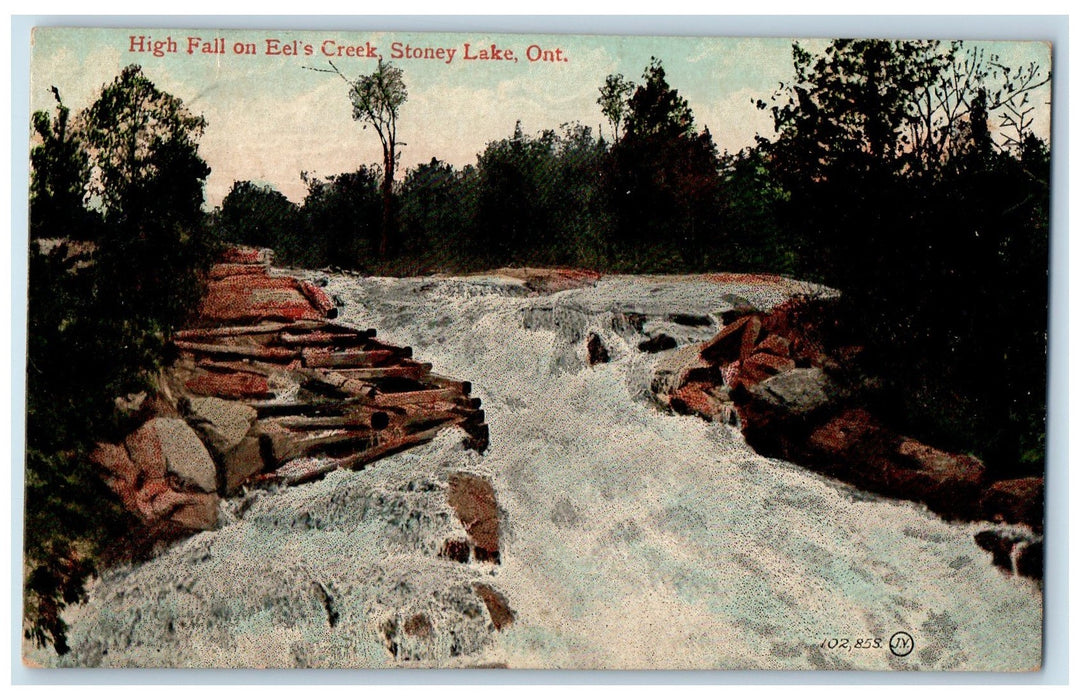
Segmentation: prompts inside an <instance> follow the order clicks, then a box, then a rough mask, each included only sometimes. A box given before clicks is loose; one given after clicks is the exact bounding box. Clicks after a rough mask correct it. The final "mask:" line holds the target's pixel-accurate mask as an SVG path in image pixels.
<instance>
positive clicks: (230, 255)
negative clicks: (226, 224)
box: [221, 246, 268, 265]
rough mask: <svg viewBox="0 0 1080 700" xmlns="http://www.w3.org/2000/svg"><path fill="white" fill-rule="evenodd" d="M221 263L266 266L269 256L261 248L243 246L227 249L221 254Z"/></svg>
mask: <svg viewBox="0 0 1080 700" xmlns="http://www.w3.org/2000/svg"><path fill="white" fill-rule="evenodd" d="M221 261H222V262H223V263H235V264H247V265H252V264H256V263H262V264H265V263H266V262H268V260H267V254H266V252H264V251H263V250H260V249H259V248H248V247H243V246H233V247H231V248H226V249H225V250H224V251H223V252H222V253H221Z"/></svg>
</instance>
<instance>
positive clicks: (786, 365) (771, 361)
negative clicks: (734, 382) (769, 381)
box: [742, 352, 795, 377]
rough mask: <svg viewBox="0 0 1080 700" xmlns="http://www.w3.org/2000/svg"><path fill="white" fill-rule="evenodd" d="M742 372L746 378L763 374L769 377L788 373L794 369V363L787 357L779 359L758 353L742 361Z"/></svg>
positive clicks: (775, 356)
mask: <svg viewBox="0 0 1080 700" xmlns="http://www.w3.org/2000/svg"><path fill="white" fill-rule="evenodd" d="M742 367H743V369H742V371H743V372H744V373H745V374H746V375H747V376H751V375H752V376H759V375H760V374H764V375H765V376H767V377H771V376H773V375H775V374H781V373H783V372H789V371H791V370H793V369H795V362H794V360H792V359H791V358H789V357H780V356H778V355H770V354H768V353H764V352H759V353H755V354H753V355H751V356H750V357H748V358H746V359H745V360H743V363H742Z"/></svg>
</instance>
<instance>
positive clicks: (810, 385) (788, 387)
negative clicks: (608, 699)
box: [746, 367, 842, 419]
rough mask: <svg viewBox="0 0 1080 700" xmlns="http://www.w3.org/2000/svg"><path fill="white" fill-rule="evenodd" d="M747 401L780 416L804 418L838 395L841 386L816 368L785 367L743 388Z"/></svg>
mask: <svg viewBox="0 0 1080 700" xmlns="http://www.w3.org/2000/svg"><path fill="white" fill-rule="evenodd" d="M746 392H747V394H748V396H749V403H751V404H755V405H757V406H758V407H760V408H761V409H767V410H771V411H773V412H776V413H777V414H779V415H780V416H782V417H788V418H800V419H801V418H807V417H809V416H811V415H812V414H814V413H817V412H819V411H821V410H823V409H825V408H828V407H829V406H831V405H833V404H834V403H835V402H836V400H837V399H839V398H840V395H841V393H842V392H841V388H840V387H839V386H838V385H837V384H836V382H834V381H833V380H832V379H830V378H829V376H828V375H827V374H825V372H824V371H823V370H822V369H821V368H819V367H804V368H794V369H789V370H788V371H786V372H783V373H782V374H777V375H776V376H773V377H770V378H769V379H766V380H765V381H763V382H760V383H758V384H754V385H751V386H747V387H746Z"/></svg>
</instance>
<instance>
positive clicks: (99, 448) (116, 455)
mask: <svg viewBox="0 0 1080 700" xmlns="http://www.w3.org/2000/svg"><path fill="white" fill-rule="evenodd" d="M88 459H89V460H90V463H91V464H93V465H94V466H95V467H97V468H98V469H99V470H101V471H102V472H103V474H102V476H103V477H105V479H106V481H107V482H109V485H110V487H112V489H113V490H114V491H117V489H118V487H119V485H120V484H127V485H134V484H135V483H136V482H137V481H138V479H139V470H138V469H137V468H136V467H135V463H134V462H132V461H131V457H129V456H128V453H127V450H125V449H124V446H123V445H114V444H112V443H106V442H99V443H97V445H95V446H94V449H93V450H91V451H90V454H89V455H88ZM114 483H115V485H114Z"/></svg>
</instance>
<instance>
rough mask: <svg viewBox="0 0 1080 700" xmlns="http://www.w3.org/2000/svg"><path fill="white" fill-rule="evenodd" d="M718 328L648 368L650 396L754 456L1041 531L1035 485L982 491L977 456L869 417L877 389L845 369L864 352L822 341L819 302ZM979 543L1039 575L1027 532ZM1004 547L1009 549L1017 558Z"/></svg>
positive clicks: (946, 510)
mask: <svg viewBox="0 0 1080 700" xmlns="http://www.w3.org/2000/svg"><path fill="white" fill-rule="evenodd" d="M725 321H726V325H724V326H723V328H721V330H720V332H719V333H717V334H716V335H715V336H714V337H713V338H711V339H709V340H707V341H705V342H702V343H697V344H694V345H688V346H685V347H682V348H679V349H677V350H675V351H673V352H672V353H670V355H669V356H667V357H665V358H663V359H661V360H660V361H658V362H657V364H656V368H655V370H654V375H653V383H652V391H653V394H654V396H655V397H656V399H657V400H658V401H659V402H660V403H661V404H662V405H665V406H668V407H670V408H671V409H672V410H674V411H676V412H679V413H685V414H690V415H696V416H700V417H701V418H704V419H705V420H709V421H718V422H724V423H732V424H737V425H739V426H740V427H741V429H742V432H743V435H744V436H745V438H746V440H747V443H748V444H749V445H750V446H751V447H753V448H754V449H755V450H757V451H758V452H759V453H761V454H764V455H766V456H771V457H780V458H783V459H786V460H788V461H791V462H794V463H796V464H800V465H803V466H806V467H809V468H811V469H814V470H816V471H819V472H822V473H824V474H828V475H830V476H833V477H836V478H839V479H843V480H844V481H847V482H849V483H851V484H853V485H855V486H858V487H859V488H863V489H866V490H869V491H874V492H876V493H880V494H883V495H886V496H892V497H897V498H904V499H909V500H914V501H919V502H922V503H925V504H926V505H927V506H928V507H930V508H931V509H932V510H934V511H935V512H937V513H940V514H941V515H943V516H945V517H947V518H957V519H966V520H980V519H985V520H989V521H991V522H997V523H1009V524H1016V525H1022V526H1025V527H1027V528H1030V529H1031V531H1033V532H1034V533H1041V531H1042V517H1043V494H1042V488H1043V485H1042V484H1043V482H1042V479H1041V478H1029V479H1012V480H1007V481H998V482H996V483H989V481H988V478H987V472H986V467H985V466H984V465H983V463H982V462H981V461H979V460H978V459H977V458H975V457H972V456H970V455H962V454H951V453H948V452H945V451H943V450H939V449H937V448H934V447H932V446H930V445H926V444H924V443H922V442H920V441H918V440H915V439H913V438H911V437H908V436H904V435H902V434H900V433H898V432H897V431H895V430H893V429H892V428H890V427H889V426H888V425H887V424H886V423H885V422H883V421H882V420H880V419H879V418H878V417H877V416H876V415H875V413H874V411H873V410H872V409H871V405H872V402H871V401H870V400H869V396H870V394H871V393H872V392H873V389H874V387H875V382H874V381H873V379H869V378H866V377H862V376H858V375H857V373H856V372H855V371H854V370H853V366H854V365H855V364H856V363H855V362H853V360H854V359H855V358H857V357H858V356H859V355H860V353H861V352H862V348H861V347H859V346H853V345H840V346H837V345H835V343H827V342H826V340H825V337H826V333H824V332H823V329H824V328H827V327H828V326H829V324H833V323H835V321H834V320H833V318H832V314H831V309H830V305H829V302H827V301H822V300H817V301H810V300H800V299H793V300H792V301H789V302H787V303H785V304H782V305H780V306H778V307H777V308H775V309H774V310H773V311H772V312H770V313H762V312H759V311H757V310H755V309H753V308H751V307H747V308H746V309H745V310H744V311H743V312H742V313H739V314H734V315H731V316H729V317H726V318H725ZM1020 543H1022V546H1020ZM979 544H980V546H982V547H983V548H984V549H987V551H990V552H992V554H993V557H994V561H995V563H998V564H1001V563H1002V562H1004V561H1005V560H1006V559H1007V560H1008V562H1009V566H1008V567H1005V566H1003V568H1007V569H1008V570H1010V571H1014V572H1017V573H1020V574H1023V575H1035V574H1034V572H1041V551H1042V550H1041V547H1042V545H1041V539H1040V538H1038V537H1037V535H1036V537H1035V539H1031V538H1028V539H1023V538H1020V539H1018V538H1017V537H1013V536H1010V537H1007V538H1005V539H1002V538H1000V537H997V536H996V535H989V534H988V535H983V536H982V537H981V539H980V542H979ZM1014 547H1019V549H1017V552H1016V556H1013V555H1014ZM1021 549H1022V550H1023V551H1024V552H1026V553H1025V554H1023V555H1022V556H1020V554H1019V551H1020V550H1021ZM1017 557H1019V559H1017ZM1014 559H1016V560H1017V562H1019V561H1020V560H1021V559H1022V560H1023V561H1024V563H1023V565H1021V564H1019V563H1016V562H1014V561H1013V560H1014Z"/></svg>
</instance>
